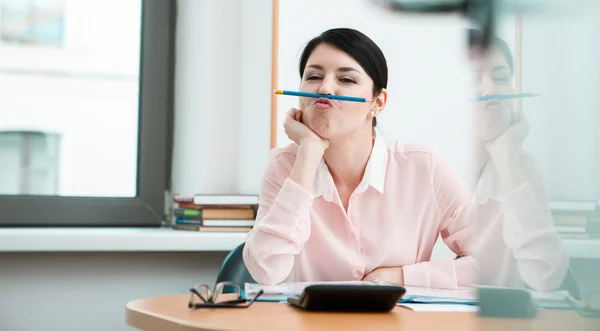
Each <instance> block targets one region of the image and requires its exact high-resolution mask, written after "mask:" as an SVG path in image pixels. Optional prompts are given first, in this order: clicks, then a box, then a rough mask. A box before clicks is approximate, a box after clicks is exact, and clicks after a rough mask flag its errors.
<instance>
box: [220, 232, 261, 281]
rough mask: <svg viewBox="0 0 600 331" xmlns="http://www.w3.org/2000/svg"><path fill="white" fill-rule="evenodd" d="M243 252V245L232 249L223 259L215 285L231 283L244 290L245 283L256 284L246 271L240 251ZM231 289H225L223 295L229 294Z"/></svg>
mask: <svg viewBox="0 0 600 331" xmlns="http://www.w3.org/2000/svg"><path fill="white" fill-rule="evenodd" d="M243 250H244V243H242V244H240V245H239V246H238V247H236V248H234V249H233V250H232V251H231V252H230V253H229V254H228V255H227V257H226V258H225V260H224V261H223V264H222V265H221V269H220V270H219V274H218V275H217V283H219V282H233V283H236V284H238V285H239V286H240V289H242V290H243V289H244V284H245V283H256V281H255V280H254V278H252V276H251V275H250V273H249V272H248V269H246V265H245V264H244V259H243V258H242V251H243ZM231 292H233V289H232V288H231V287H225V288H224V289H223V293H231Z"/></svg>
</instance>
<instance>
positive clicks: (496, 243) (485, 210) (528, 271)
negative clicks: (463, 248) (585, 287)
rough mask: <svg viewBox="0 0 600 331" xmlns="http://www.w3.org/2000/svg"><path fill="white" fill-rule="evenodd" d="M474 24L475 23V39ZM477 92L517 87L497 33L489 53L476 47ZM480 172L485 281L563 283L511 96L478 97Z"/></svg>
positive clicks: (558, 245) (561, 256)
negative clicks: (483, 100) (494, 98)
mask: <svg viewBox="0 0 600 331" xmlns="http://www.w3.org/2000/svg"><path fill="white" fill-rule="evenodd" d="M477 37H478V32H477V31H474V30H473V31H471V40H476V39H477ZM471 51H472V54H473V57H472V59H473V62H474V65H475V68H476V73H477V74H476V77H477V93H478V95H496V94H509V93H514V92H515V91H514V87H513V83H512V78H513V77H512V74H513V59H512V55H511V52H510V49H509V47H508V46H507V44H506V43H505V42H504V41H502V40H500V39H498V38H495V40H494V46H493V47H492V48H491V49H490V51H489V52H487V53H486V54H485V56H484V55H482V54H481V53H477V49H475V47H472V49H471ZM475 108H476V109H475V112H476V114H475V120H476V126H477V133H478V134H477V141H478V145H479V150H478V155H479V162H480V163H479V168H478V169H479V175H478V182H477V186H476V188H475V201H476V203H477V204H478V207H477V208H476V210H477V212H476V213H477V219H478V220H479V225H480V227H479V230H480V231H481V233H480V236H478V238H479V239H480V240H481V241H480V242H479V244H480V246H479V247H478V253H477V256H476V258H477V261H478V265H479V268H480V282H481V283H483V284H486V285H498V286H510V287H523V286H524V285H527V286H529V287H531V288H533V289H535V290H554V289H556V288H558V287H559V286H560V285H561V283H562V281H563V279H564V277H565V274H566V272H567V269H568V265H569V259H568V257H567V255H566V252H565V250H564V248H563V246H562V241H561V238H560V236H559V235H558V234H557V233H556V231H555V230H554V226H553V221H552V215H551V213H550V212H549V208H548V203H547V199H546V196H545V192H544V188H543V179H542V177H541V175H540V171H539V169H538V168H537V167H536V165H535V162H534V160H533V159H532V158H531V157H529V156H527V155H526V154H524V153H523V151H522V149H521V147H520V145H521V142H522V141H523V140H524V139H525V137H526V136H527V133H528V129H529V127H528V123H527V120H526V118H525V116H524V115H523V113H522V112H521V110H520V109H518V110H517V111H516V112H513V100H491V101H485V102H477V105H476V107H475Z"/></svg>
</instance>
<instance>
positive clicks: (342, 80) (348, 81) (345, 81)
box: [340, 77, 356, 84]
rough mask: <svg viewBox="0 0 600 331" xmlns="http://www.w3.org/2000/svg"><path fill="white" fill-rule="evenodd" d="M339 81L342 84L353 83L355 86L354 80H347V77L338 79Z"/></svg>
mask: <svg viewBox="0 0 600 331" xmlns="http://www.w3.org/2000/svg"><path fill="white" fill-rule="evenodd" d="M340 81H341V82H344V83H353V84H356V81H355V80H354V79H352V78H348V77H343V78H340Z"/></svg>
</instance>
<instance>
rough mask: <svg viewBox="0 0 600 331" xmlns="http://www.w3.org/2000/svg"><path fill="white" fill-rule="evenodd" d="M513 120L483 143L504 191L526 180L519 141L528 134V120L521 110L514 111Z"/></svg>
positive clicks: (521, 141)
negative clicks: (490, 139) (509, 124)
mask: <svg viewBox="0 0 600 331" xmlns="http://www.w3.org/2000/svg"><path fill="white" fill-rule="evenodd" d="M514 122H515V123H514V124H513V125H511V126H510V127H509V128H508V129H507V130H506V131H504V133H502V134H501V135H500V136H499V137H498V138H496V139H495V140H494V141H493V142H491V143H487V144H486V145H485V148H486V150H487V151H488V153H489V154H490V159H491V161H492V162H493V163H494V167H495V168H496V172H497V174H498V178H499V179H500V184H501V186H502V190H503V191H504V193H508V192H512V190H514V189H516V188H517V187H518V186H519V185H521V184H522V183H523V182H525V181H526V176H525V173H524V172H523V169H522V165H521V143H523V141H524V140H525V138H526V137H527V135H528V134H529V122H528V121H527V119H526V118H525V115H524V114H523V111H522V110H520V111H518V112H517V113H516V116H515V121H514Z"/></svg>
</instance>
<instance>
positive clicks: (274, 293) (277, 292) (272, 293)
mask: <svg viewBox="0 0 600 331" xmlns="http://www.w3.org/2000/svg"><path fill="white" fill-rule="evenodd" d="M317 284H342V285H373V283H372V282H363V281H345V282H303V283H283V284H278V285H261V284H254V283H246V284H244V294H245V296H246V299H250V298H252V297H254V296H255V295H256V294H257V293H258V291H260V290H263V291H264V293H263V295H261V296H260V298H259V299H258V300H257V301H285V300H287V298H289V297H294V296H298V295H300V294H301V293H302V291H304V288H306V287H307V286H309V285H317Z"/></svg>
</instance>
